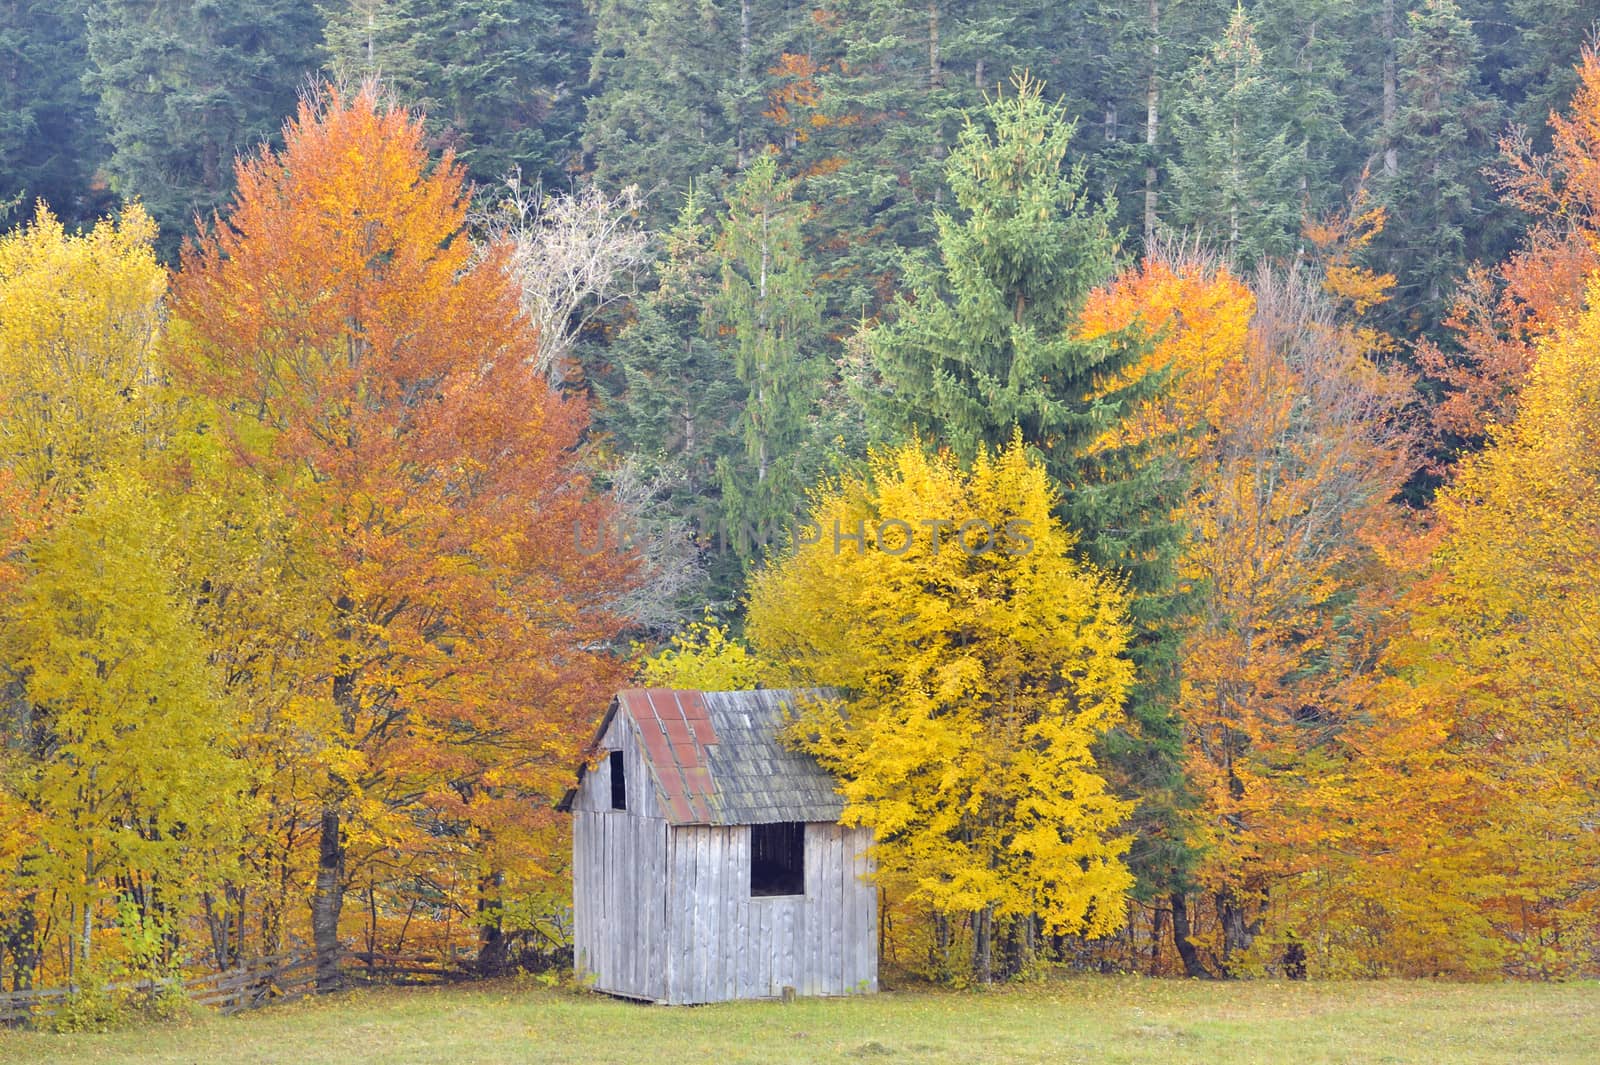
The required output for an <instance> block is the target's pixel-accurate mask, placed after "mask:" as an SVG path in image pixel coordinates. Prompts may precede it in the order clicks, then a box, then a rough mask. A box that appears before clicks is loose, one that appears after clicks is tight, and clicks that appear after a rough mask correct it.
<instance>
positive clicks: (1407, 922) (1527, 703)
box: [1341, 278, 1600, 978]
mask: <svg viewBox="0 0 1600 1065" xmlns="http://www.w3.org/2000/svg"><path fill="white" fill-rule="evenodd" d="M1596 350H1600V279H1596V278H1591V280H1590V282H1589V288H1588V305H1587V309H1585V310H1584V311H1583V313H1582V314H1581V315H1578V316H1576V317H1575V318H1574V319H1573V320H1572V321H1571V322H1570V323H1569V324H1568V325H1566V326H1564V327H1562V328H1560V329H1558V330H1556V331H1555V332H1554V333H1553V334H1552V335H1551V336H1550V337H1549V338H1547V339H1545V340H1543V341H1541V342H1539V343H1538V345H1537V347H1536V351H1537V355H1536V358H1535V361H1534V363H1533V366H1532V368H1531V370H1530V373H1529V377H1528V379H1527V383H1526V385H1525V387H1524V390H1523V393H1522V398H1521V401H1520V409H1519V413H1518V416H1517V419H1516V421H1515V422H1514V423H1513V424H1512V425H1510V426H1506V427H1502V428H1496V429H1493V430H1492V431H1491V443H1490V446H1489V448H1488V449H1487V450H1486V451H1484V452H1483V453H1482V454H1480V455H1477V456H1474V457H1471V458H1469V459H1467V460H1465V461H1464V462H1463V463H1462V466H1461V468H1460V473H1459V478H1458V480H1457V482H1456V483H1455V484H1454V485H1452V486H1451V487H1450V488H1449V489H1447V490H1446V491H1444V492H1443V493H1442V494H1441V495H1440V498H1439V502H1438V515H1439V520H1440V523H1441V539H1440V543H1439V547H1438V549H1437V550H1436V552H1435V554H1434V573H1433V576H1432V579H1431V580H1430V581H1429V582H1428V583H1426V584H1425V585H1423V587H1422V588H1421V589H1420V590H1419V593H1418V595H1417V596H1415V597H1414V601H1413V602H1412V603H1411V604H1410V606H1411V609H1410V610H1409V612H1408V620H1409V634H1408V637H1407V638H1406V639H1405V640H1403V641H1400V642H1398V643H1397V645H1396V647H1395V649H1394V651H1393V653H1392V654H1391V655H1390V664H1391V665H1392V666H1393V667H1394V668H1395V669H1396V671H1397V673H1398V678H1399V679H1398V680H1397V682H1396V684H1395V685H1394V687H1393V688H1392V689H1391V690H1390V691H1388V692H1386V693H1384V694H1385V696H1386V698H1384V699H1382V700H1379V701H1377V702H1376V704H1375V708H1374V721H1373V723H1372V725H1371V727H1370V729H1368V730H1367V731H1366V733H1365V734H1364V735H1363V736H1362V738H1361V748H1362V757H1361V758H1360V759H1359V760H1358V761H1357V762H1356V763H1354V767H1353V771H1352V774H1351V778H1350V780H1349V782H1348V784H1347V786H1348V787H1349V788H1350V790H1351V793H1352V801H1353V802H1358V803H1360V804H1361V806H1362V808H1363V809H1364V810H1365V812H1366V815H1367V816H1366V817H1365V818H1363V819H1362V821H1361V822H1360V826H1361V828H1362V829H1363V831H1361V832H1359V833H1355V832H1352V838H1351V839H1349V840H1346V841H1343V843H1342V847H1341V849H1342V850H1343V851H1344V852H1345V853H1348V854H1351V855H1354V856H1356V857H1355V859H1354V861H1353V863H1352V867H1351V868H1349V869H1348V870H1347V871H1346V880H1347V883H1348V885H1349V887H1348V895H1349V897H1350V899H1351V903H1350V909H1351V910H1353V911H1357V912H1359V913H1361V914H1362V915H1363V919H1364V921H1365V922H1366V924H1367V925H1368V926H1369V927H1370V926H1372V925H1378V926H1379V927H1381V928H1383V929H1385V930H1386V931H1387V932H1388V934H1389V936H1390V937H1391V942H1390V947H1389V951H1388V954H1387V956H1386V957H1380V958H1374V957H1373V956H1372V953H1371V952H1370V951H1367V952H1360V951H1358V950H1356V949H1355V947H1354V946H1352V947H1351V948H1350V949H1351V951H1352V967H1359V971H1378V972H1400V973H1408V974H1431V973H1436V972H1446V973H1458V974H1463V975H1486V974H1510V975H1523V976H1538V977H1547V978H1548V977H1561V976H1570V975H1574V974H1578V973H1583V972H1588V973H1592V972H1593V971H1594V967H1595V964H1596V958H1595V953H1594V942H1595V932H1596V928H1597V918H1600V879H1597V877H1596V876H1595V870H1596V869H1600V799H1597V798H1596V797H1597V796H1600V363H1597V362H1596V360H1595V358H1594V352H1595V351H1596Z"/></svg>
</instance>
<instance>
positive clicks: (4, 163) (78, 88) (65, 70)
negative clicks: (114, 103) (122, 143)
mask: <svg viewBox="0 0 1600 1065" xmlns="http://www.w3.org/2000/svg"><path fill="white" fill-rule="evenodd" d="M83 8H84V5H83V3H82V0H65V2H62V0H0V56H4V57H5V58H4V59H3V60H0V227H3V226H5V225H7V224H9V223H11V222H14V221H26V220H27V219H29V218H31V217H32V216H33V208H34V204H35V203H36V202H37V201H38V200H41V199H42V200H44V201H46V202H47V203H49V205H50V209H51V210H52V211H53V212H54V213H55V215H56V217H57V218H60V219H61V220H62V221H64V222H68V223H73V222H85V221H89V220H91V219H93V218H94V217H96V216H97V215H99V214H101V213H103V212H104V211H105V210H106V209H107V208H109V207H110V202H109V200H110V197H109V196H108V195H107V194H106V192H105V190H104V189H97V188H96V181H95V170H96V168H97V167H98V166H99V165H100V163H101V161H102V160H103V159H104V158H105V156H106V154H107V152H108V151H109V149H108V147H107V145H106V144H105V131H104V129H103V127H101V125H100V122H99V118H98V116H97V115H96V114H95V106H94V97H93V96H91V95H90V94H89V93H88V92H87V91H86V90H85V89H84V86H83V76H84V74H85V72H86V71H87V70H88V67H89V48H88V41H87V38H86V36H85V28H84V10H83Z"/></svg>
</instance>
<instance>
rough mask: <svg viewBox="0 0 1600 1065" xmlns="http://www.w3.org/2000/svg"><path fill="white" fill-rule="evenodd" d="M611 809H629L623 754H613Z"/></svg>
mask: <svg viewBox="0 0 1600 1065" xmlns="http://www.w3.org/2000/svg"><path fill="white" fill-rule="evenodd" d="M611 808H612V809H613V810H626V809H627V808H628V778H627V776H626V775H625V774H624V772H623V768H622V752H621V751H612V752H611Z"/></svg>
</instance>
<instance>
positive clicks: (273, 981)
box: [0, 951, 471, 1025]
mask: <svg viewBox="0 0 1600 1065" xmlns="http://www.w3.org/2000/svg"><path fill="white" fill-rule="evenodd" d="M339 970H340V976H341V978H342V979H344V980H345V981H346V982H347V983H352V984H404V985H416V984H437V983H445V982H448V981H452V980H459V979H462V978H464V977H467V976H469V975H471V974H470V973H469V972H468V970H467V969H466V968H465V967H464V966H463V965H462V964H461V963H460V962H459V961H458V960H457V959H454V958H450V957H446V956H443V955H438V954H408V955H392V954H365V953H359V952H347V953H346V954H344V955H343V956H342V957H341V958H340V965H339ZM172 984H176V985H177V986H179V987H181V988H182V990H183V994H184V997H186V998H187V999H188V1000H189V1001H190V1002H193V1003H195V1004H197V1005H201V1006H211V1007H214V1008H216V1009H217V1010H219V1011H220V1012H222V1013H238V1012H239V1011H240V1010H248V1009H255V1008H256V1007H258V1006H264V1005H268V1004H269V1003H279V1002H292V1001H294V1000H295V999H297V998H302V997H304V996H306V995H309V994H311V993H313V992H314V991H315V990H316V987H317V959H316V956H315V955H314V954H311V953H310V952H303V951H294V952H290V953H286V954H278V955H274V956H272V957H268V958H256V959H253V960H252V961H250V962H249V963H248V964H247V965H244V966H241V967H240V968H237V969H229V970H227V971H225V972H217V973H205V974H203V975H200V976H194V977H190V978H189V979H186V980H176V979H175V980H172V981H157V980H134V981H127V982H123V983H116V984H111V985H109V986H108V987H107V988H106V989H105V990H106V991H108V992H110V993H112V994H116V995H129V996H131V995H139V994H145V995H150V994H154V993H156V992H157V991H158V990H160V989H161V987H162V986H171V985H172ZM72 994H73V989H71V988H65V987H52V988H35V989H31V990H27V991H6V992H0V1025H20V1024H26V1023H30V1022H37V1021H40V1020H44V1019H48V1018H49V1017H51V1016H53V1015H54V1014H55V1013H56V1012H57V1011H58V1010H59V1009H60V1008H61V1006H62V1004H63V1003H64V1002H65V1001H66V1000H67V999H68V998H69V997H70V996H71V995H72Z"/></svg>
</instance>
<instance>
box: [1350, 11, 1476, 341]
mask: <svg viewBox="0 0 1600 1065" xmlns="http://www.w3.org/2000/svg"><path fill="white" fill-rule="evenodd" d="M1408 31H1409V32H1408V33H1407V35H1406V37H1405V38H1404V39H1402V40H1401V42H1400V45H1399V51H1398V66H1399V74H1398V93H1399V106H1398V111H1397V114H1396V117H1395V124H1394V148H1395V153H1396V156H1397V169H1396V171H1395V173H1394V174H1393V175H1392V176H1386V177H1385V178H1384V179H1383V180H1381V181H1380V182H1379V183H1378V194H1379V199H1380V202H1381V203H1382V204H1383V205H1384V207H1385V208H1386V209H1387V211H1388V215H1389V219H1388V225H1387V227H1386V228H1385V229H1384V233H1383V237H1382V241H1383V244H1382V250H1383V251H1384V252H1385V253H1387V255H1388V262H1387V263H1386V265H1387V267H1388V269H1389V270H1391V271H1392V272H1393V273H1394V274H1395V277H1396V278H1397V280H1398V284H1397V286H1396V291H1395V298H1394V299H1393V300H1392V301H1391V305H1392V306H1393V307H1394V308H1395V312H1396V313H1397V314H1400V315H1403V316H1404V317H1405V320H1403V321H1398V322H1396V323H1394V330H1395V331H1396V332H1412V333H1415V332H1416V331H1418V330H1424V331H1427V330H1433V329H1436V328H1437V327H1438V323H1439V321H1440V319H1441V318H1442V317H1443V315H1444V313H1445V310H1446V308H1447V302H1448V299H1449V297H1450V294H1451V292H1452V291H1453V290H1454V288H1455V284H1456V281H1457V280H1458V279H1459V278H1460V277H1461V276H1462V274H1463V273H1465V271H1466V267H1467V265H1468V264H1469V263H1471V262H1472V261H1473V260H1474V259H1480V260H1484V261H1493V260H1497V259H1499V258H1500V256H1499V255H1498V254H1494V253H1495V252H1498V251H1499V250H1500V245H1501V244H1503V243H1504V241H1505V238H1506V234H1504V233H1502V232H1495V228H1494V227H1493V226H1491V225H1489V224H1488V222H1489V221H1490V219H1491V217H1492V216H1491V213H1490V211H1489V210H1488V208H1489V205H1490V204H1492V202H1493V197H1492V195H1491V194H1490V190H1489V181H1488V178H1487V177H1485V175H1484V173H1483V171H1484V168H1485V167H1487V166H1488V165H1489V163H1490V162H1491V161H1492V160H1493V159H1494V158H1495V151H1496V145H1495V133H1496V131H1497V129H1498V127H1499V122H1500V116H1501V110H1500V107H1499V105H1498V102H1497V101H1495V100H1494V99H1492V98H1489V97H1487V96H1484V95H1483V94H1482V93H1481V92H1480V90H1479V85H1478V64H1479V62H1480V60H1481V57H1482V48H1481V47H1480V45H1479V42H1478V38H1477V37H1476V35H1475V34H1474V33H1473V29H1472V24H1471V23H1470V22H1468V21H1467V19H1466V17H1465V16H1464V15H1462V13H1461V9H1460V8H1459V7H1457V6H1456V4H1455V2H1454V0H1426V2H1425V3H1424V4H1423V6H1422V8H1421V9H1420V10H1417V11H1413V12H1411V13H1410V16H1409V27H1408Z"/></svg>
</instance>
